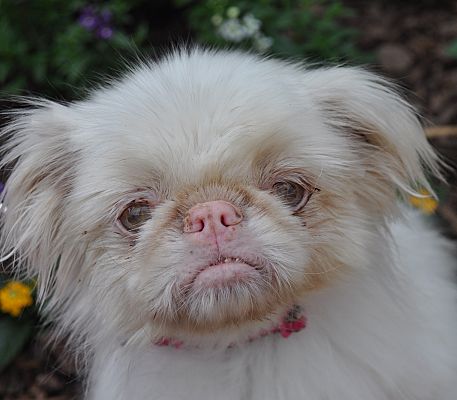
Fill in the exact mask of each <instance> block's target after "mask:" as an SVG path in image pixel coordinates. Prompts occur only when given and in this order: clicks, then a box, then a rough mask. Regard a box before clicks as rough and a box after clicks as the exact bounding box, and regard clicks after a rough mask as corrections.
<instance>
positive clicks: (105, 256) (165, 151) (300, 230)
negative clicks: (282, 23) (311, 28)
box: [3, 51, 435, 335]
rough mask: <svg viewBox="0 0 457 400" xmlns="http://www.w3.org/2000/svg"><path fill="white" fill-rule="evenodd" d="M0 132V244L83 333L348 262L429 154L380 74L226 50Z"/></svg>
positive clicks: (203, 324)
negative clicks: (2, 167) (6, 172)
mask: <svg viewBox="0 0 457 400" xmlns="http://www.w3.org/2000/svg"><path fill="white" fill-rule="evenodd" d="M5 132H6V134H10V133H11V134H12V136H11V138H10V140H9V142H8V144H7V149H6V150H7V152H6V155H5V158H4V164H7V163H11V162H14V161H15V162H16V163H15V166H14V169H13V171H12V175H11V178H10V179H9V181H8V183H7V188H6V196H5V202H6V205H7V207H8V209H7V210H8V211H7V213H6V214H5V215H4V216H3V219H4V229H3V242H4V246H5V247H4V250H5V251H8V250H11V248H13V249H15V251H16V254H17V255H18V257H19V260H20V261H21V262H22V264H23V265H25V266H26V267H28V268H29V270H30V272H31V273H38V274H39V279H40V283H41V288H42V294H43V296H45V297H46V296H49V297H50V299H49V300H48V302H49V303H48V304H49V306H50V307H51V309H53V310H54V311H53V312H55V313H56V314H57V318H58V319H60V321H61V323H63V324H64V325H65V326H66V327H69V329H70V330H72V329H73V330H76V331H78V330H79V331H83V332H84V333H85V334H89V335H102V334H101V333H100V331H102V332H106V334H108V333H113V332H116V333H119V332H122V333H123V334H124V335H129V334H133V333H134V332H135V331H137V330H138V329H141V328H142V327H144V326H145V325H148V324H152V325H153V326H154V327H156V329H157V331H160V332H162V333H163V332H169V331H171V330H174V331H176V330H180V331H182V332H188V331H192V332H193V333H195V332H197V333H198V332H205V333H207V332H213V331H217V330H220V329H224V328H227V327H234V326H241V325H242V324H243V323H245V322H248V321H252V320H262V319H264V318H267V317H268V316H269V315H270V314H271V313H273V312H275V311H276V310H278V309H280V308H281V307H284V306H286V305H290V304H293V302H294V301H295V300H296V299H297V298H300V297H302V296H304V295H306V293H307V292H308V291H310V290H318V289H320V288H322V287H323V286H326V285H329V284H330V283H331V281H332V279H336V278H337V276H338V274H340V273H345V271H346V270H348V269H351V268H354V267H357V266H358V265H364V260H366V257H367V253H369V252H370V251H371V249H372V248H373V242H372V241H373V237H374V235H373V233H374V232H378V231H379V230H380V229H382V228H383V227H384V223H385V220H386V217H389V216H391V215H392V214H393V213H394V212H395V204H396V191H397V189H398V188H401V189H407V188H408V187H410V186H409V185H410V183H411V182H424V176H423V173H422V168H421V163H423V162H425V163H426V164H427V165H428V166H430V167H432V168H434V167H435V164H434V163H435V158H434V157H435V156H434V154H433V152H432V151H431V149H430V148H429V147H428V144H427V143H426V141H425V139H424V137H423V135H422V130H421V128H420V125H419V123H418V122H417V119H416V118H415V116H414V114H413V113H412V111H411V110H410V109H409V108H408V106H407V105H406V104H405V103H404V102H403V101H402V100H401V99H400V98H399V97H398V96H397V95H396V94H394V93H393V92H392V91H391V90H390V89H389V88H388V87H387V86H386V83H385V82H383V81H382V80H380V79H379V78H376V77H374V76H372V75H371V74H369V73H366V72H364V71H361V70H357V69H345V68H341V69H327V70H314V71H305V70H303V69H302V68H300V67H298V66H294V65H289V64H285V63H281V62H278V61H273V60H260V59H257V58H255V57H253V56H247V55H242V54H237V53H234V54H233V53H232V54H231V53H216V54H212V53H205V52H201V51H194V52H192V53H191V54H184V53H183V54H181V55H179V54H175V55H173V56H170V57H169V58H168V59H166V60H164V61H162V62H161V63H159V64H154V65H149V66H143V67H141V68H139V69H138V70H136V71H135V72H133V73H132V74H131V75H129V76H128V77H127V78H125V79H124V80H123V81H122V82H120V83H117V84H115V85H114V86H112V87H110V88H106V89H101V90H99V91H96V92H95V93H94V94H93V95H92V97H90V98H89V99H88V100H86V101H83V102H79V103H74V104H71V105H69V106H61V105H56V104H52V103H45V104H43V105H42V107H40V108H38V109H34V110H32V111H28V112H26V113H25V115H22V116H20V117H19V118H18V119H16V120H15V121H13V122H12V123H11V124H10V125H9V126H8V127H7V128H6V130H5ZM91 329H92V331H90V330H91Z"/></svg>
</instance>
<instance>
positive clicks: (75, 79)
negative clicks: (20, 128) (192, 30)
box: [0, 0, 148, 96]
mask: <svg viewBox="0 0 457 400" xmlns="http://www.w3.org/2000/svg"><path fill="white" fill-rule="evenodd" d="M139 3H141V1H140V0H110V1H107V2H103V3H95V2H94V5H93V6H92V8H93V11H92V13H93V14H98V13H103V12H104V13H107V15H108V17H109V18H108V19H109V21H107V23H106V25H107V28H109V29H112V34H111V35H110V37H109V38H103V37H102V35H99V34H98V32H97V31H96V29H93V30H89V29H87V28H86V27H85V26H84V25H83V24H82V23H81V18H82V16H83V15H82V14H83V13H84V12H86V11H85V7H87V6H88V4H90V3H88V2H87V1H83V0H68V1H62V0H40V1H29V0H0V90H1V93H2V94H5V93H7V94H11V93H23V89H27V90H32V91H34V92H39V93H40V94H43V93H47V94H50V95H53V96H56V95H57V96H66V95H72V96H74V92H75V91H76V92H78V90H79V89H80V88H81V87H82V86H83V83H86V82H87V79H88V78H89V79H91V78H93V77H94V76H95V73H104V72H107V71H109V70H110V69H111V68H114V69H116V68H118V66H119V58H120V57H119V54H121V55H122V56H123V57H126V56H127V55H128V54H131V53H133V52H134V49H135V46H138V47H144V44H145V40H146V38H147V34H148V28H147V26H146V25H145V24H140V25H135V21H134V20H133V19H132V17H131V15H130V11H131V10H132V8H133V7H135V6H138V4H139ZM86 13H87V12H86ZM108 33H109V32H108ZM105 36H107V35H105Z"/></svg>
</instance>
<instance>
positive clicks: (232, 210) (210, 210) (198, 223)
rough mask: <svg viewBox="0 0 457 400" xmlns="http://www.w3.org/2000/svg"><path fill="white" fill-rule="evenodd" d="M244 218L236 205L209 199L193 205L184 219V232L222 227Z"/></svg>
mask: <svg viewBox="0 0 457 400" xmlns="http://www.w3.org/2000/svg"><path fill="white" fill-rule="evenodd" d="M242 220H243V217H242V215H241V212H240V211H239V210H238V209H237V208H236V207H235V205H233V204H231V203H229V202H226V201H222V200H216V201H209V202H206V203H200V204H196V205H195V206H193V207H192V208H191V209H190V210H189V211H188V213H187V215H186V218H185V219H184V232H187V233H195V232H202V231H204V230H205V229H207V228H208V229H209V228H210V227H212V228H211V229H213V228H214V229H216V230H217V229H220V228H227V227H229V226H233V225H237V224H239V223H240V222H241V221H242Z"/></svg>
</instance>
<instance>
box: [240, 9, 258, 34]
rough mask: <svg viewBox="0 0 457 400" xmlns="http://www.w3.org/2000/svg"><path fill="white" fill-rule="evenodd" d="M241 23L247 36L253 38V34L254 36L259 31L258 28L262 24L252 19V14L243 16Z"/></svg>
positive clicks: (254, 18)
mask: <svg viewBox="0 0 457 400" xmlns="http://www.w3.org/2000/svg"><path fill="white" fill-rule="evenodd" d="M243 23H244V27H245V29H246V33H247V34H248V35H249V36H253V35H254V34H256V33H257V32H258V31H259V29H260V26H261V25H262V22H261V21H260V20H259V19H257V18H256V17H254V16H253V15H252V14H247V15H245V16H244V17H243Z"/></svg>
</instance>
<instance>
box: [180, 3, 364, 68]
mask: <svg viewBox="0 0 457 400" xmlns="http://www.w3.org/2000/svg"><path fill="white" fill-rule="evenodd" d="M175 4H176V5H178V6H181V7H183V6H185V7H187V9H188V18H189V24H190V26H191V28H192V29H193V31H194V32H195V34H196V36H197V38H198V39H199V40H200V41H201V42H204V43H210V44H214V45H227V43H232V44H236V45H239V46H241V47H243V48H251V47H254V49H257V50H258V51H261V52H268V53H274V54H278V55H280V56H288V57H291V56H292V57H295V58H307V59H311V60H313V61H315V60H319V61H322V60H326V61H335V62H339V61H352V62H364V61H366V60H367V58H366V55H365V54H362V53H361V52H360V51H359V50H358V49H357V47H356V45H355V40H356V37H357V31H356V30H355V29H353V28H350V27H348V26H346V24H345V19H347V18H348V17H350V16H352V14H353V11H352V10H351V9H349V8H348V7H345V6H344V5H343V4H342V2H341V1H338V0H331V1H329V0H257V1H244V0H238V1H232V0H204V1H192V0H175ZM255 25H257V26H255Z"/></svg>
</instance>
